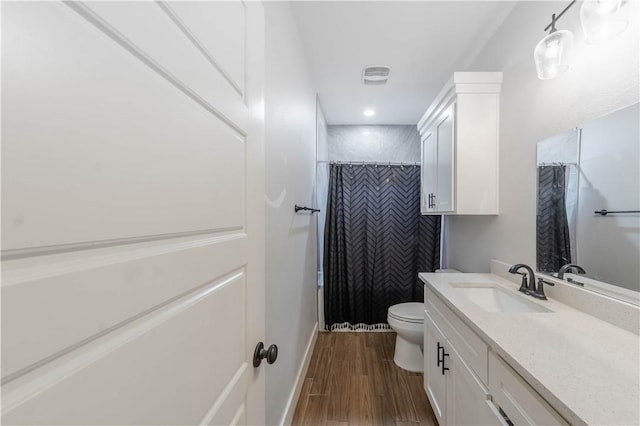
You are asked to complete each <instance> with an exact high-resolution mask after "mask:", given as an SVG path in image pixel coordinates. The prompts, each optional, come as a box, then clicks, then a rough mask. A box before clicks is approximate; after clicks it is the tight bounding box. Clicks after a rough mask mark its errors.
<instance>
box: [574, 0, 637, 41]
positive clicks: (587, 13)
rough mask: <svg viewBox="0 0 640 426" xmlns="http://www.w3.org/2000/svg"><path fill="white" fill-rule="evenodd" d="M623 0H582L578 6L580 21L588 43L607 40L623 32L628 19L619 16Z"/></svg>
mask: <svg viewBox="0 0 640 426" xmlns="http://www.w3.org/2000/svg"><path fill="white" fill-rule="evenodd" d="M624 3H625V0H584V2H583V3H582V7H581V8H580V22H581V23H582V31H584V38H585V41H586V42H587V43H588V44H596V43H600V42H603V41H605V40H609V39H610V38H613V37H615V36H617V35H618V34H620V33H621V32H623V31H624V30H625V29H626V28H627V26H628V25H629V21H628V20H627V19H626V18H624V17H621V16H620V13H619V11H620V7H622V5H623V4H624Z"/></svg>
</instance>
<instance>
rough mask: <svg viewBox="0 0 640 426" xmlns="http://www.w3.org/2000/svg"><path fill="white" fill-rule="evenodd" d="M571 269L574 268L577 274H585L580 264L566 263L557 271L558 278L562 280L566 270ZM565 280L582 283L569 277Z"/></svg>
mask: <svg viewBox="0 0 640 426" xmlns="http://www.w3.org/2000/svg"><path fill="white" fill-rule="evenodd" d="M571 270H575V271H576V272H577V273H578V274H586V273H587V271H585V270H584V268H583V267H582V266H580V265H574V264H572V263H567V264H566V265H562V267H561V268H560V270H559V271H558V279H560V280H563V279H564V274H566V273H567V272H570V271H571ZM567 281H569V282H573V283H575V284H578V285H584V284H582V283H579V282H577V281H574V280H572V279H571V278H567Z"/></svg>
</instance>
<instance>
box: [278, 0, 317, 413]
mask: <svg viewBox="0 0 640 426" xmlns="http://www.w3.org/2000/svg"><path fill="white" fill-rule="evenodd" d="M265 21H266V22H265V23H266V39H265V43H266V46H265V50H266V58H265V59H266V70H265V71H266V86H265V114H266V115H265V163H266V204H267V215H266V228H267V230H266V241H267V247H266V294H267V306H266V328H267V341H266V342H265V343H266V344H267V345H268V344H271V343H275V344H277V345H278V347H279V349H280V352H279V355H278V360H277V362H276V363H275V364H273V365H267V366H266V367H265V368H266V371H267V377H266V380H267V385H266V386H267V395H266V399H267V400H266V404H267V413H266V414H267V424H279V423H281V422H282V421H283V420H284V419H283V417H284V415H285V413H286V410H287V405H288V403H289V400H290V398H291V396H292V392H293V391H294V388H295V384H296V376H297V373H298V370H299V368H300V366H301V365H302V363H303V361H304V354H305V350H306V348H307V344H308V342H309V340H310V337H311V335H312V332H313V330H314V327H315V324H316V321H317V313H316V294H317V293H316V279H317V278H316V244H317V241H316V222H315V216H311V215H309V214H294V212H293V206H294V204H301V205H307V206H312V205H313V202H314V178H315V150H316V143H315V139H316V94H315V90H314V87H313V84H312V82H311V79H310V74H309V69H308V67H307V63H306V59H305V53H304V51H303V49H302V46H301V44H300V42H299V39H300V38H299V35H298V29H297V27H296V24H295V21H294V20H293V16H292V14H291V6H290V4H289V3H282V2H266V3H265ZM292 403H293V404H294V408H295V403H296V401H295V400H294V401H293V402H292Z"/></svg>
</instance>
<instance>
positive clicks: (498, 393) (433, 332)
mask: <svg viewBox="0 0 640 426" xmlns="http://www.w3.org/2000/svg"><path fill="white" fill-rule="evenodd" d="M424 294H425V296H424V298H425V299H424V301H425V314H424V389H425V392H426V393H427V397H428V398H429V401H430V402H431V406H432V408H433V411H434V413H435V415H436V418H437V420H438V423H439V424H440V425H441V426H444V425H508V424H516V425H521V424H528V425H541V424H544V425H562V424H567V423H566V422H565V421H564V420H563V419H562V417H561V416H560V415H559V414H558V413H557V412H556V411H555V410H554V409H553V408H552V407H551V406H550V405H549V404H548V403H547V402H546V401H545V400H544V399H543V398H542V397H541V396H540V395H538V394H537V392H535V390H534V389H533V388H531V386H529V384H528V383H527V382H526V381H525V380H524V379H522V378H521V377H520V376H519V375H518V374H517V373H516V372H515V371H513V369H511V367H509V365H508V364H507V363H506V362H504V361H503V360H502V359H501V358H500V357H499V356H498V355H496V354H495V353H494V352H493V351H492V350H491V349H490V347H489V346H488V345H487V344H486V343H485V342H484V341H483V340H482V339H481V338H480V337H479V336H478V335H477V334H476V333H475V332H474V331H473V330H472V329H471V328H470V327H469V326H468V325H467V324H465V323H464V321H462V319H461V318H460V317H459V316H458V315H457V314H456V313H454V311H452V310H451V309H450V308H449V307H447V305H446V304H445V303H444V302H443V301H442V300H441V299H439V298H438V297H437V296H436V295H435V293H434V292H433V291H431V290H430V289H429V288H427V287H426V286H425V290H424Z"/></svg>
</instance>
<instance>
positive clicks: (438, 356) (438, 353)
mask: <svg viewBox="0 0 640 426" xmlns="http://www.w3.org/2000/svg"><path fill="white" fill-rule="evenodd" d="M441 349H442V352H444V346H442V345H440V342H438V352H437V355H436V359H437V361H438V362H437V363H436V367H440V363H441V362H442V360H441V359H440V350H441Z"/></svg>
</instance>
